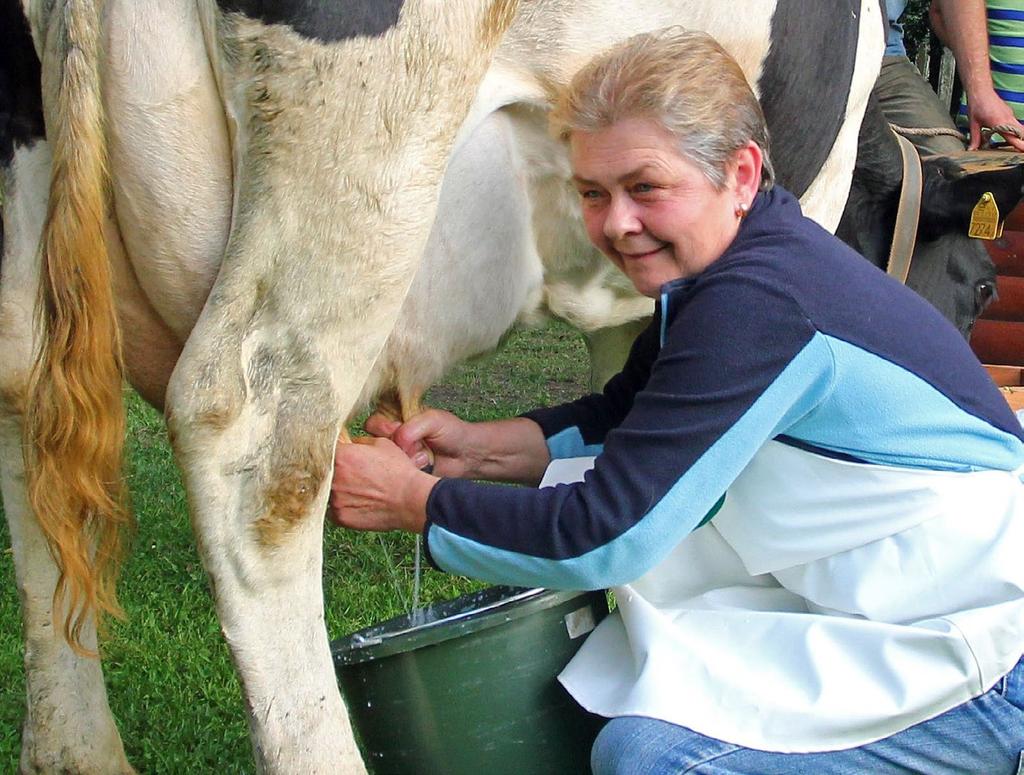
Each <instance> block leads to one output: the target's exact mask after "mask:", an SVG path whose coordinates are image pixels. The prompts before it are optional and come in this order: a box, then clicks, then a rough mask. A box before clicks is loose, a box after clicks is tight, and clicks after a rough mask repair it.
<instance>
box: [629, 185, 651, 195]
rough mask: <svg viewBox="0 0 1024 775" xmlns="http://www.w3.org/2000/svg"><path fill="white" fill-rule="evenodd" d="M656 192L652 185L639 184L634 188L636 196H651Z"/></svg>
mask: <svg viewBox="0 0 1024 775" xmlns="http://www.w3.org/2000/svg"><path fill="white" fill-rule="evenodd" d="M652 191H654V186H652V185H651V184H650V183H637V184H635V185H634V186H633V193H634V194H649V193H651V192H652Z"/></svg>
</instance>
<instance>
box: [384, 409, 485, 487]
mask: <svg viewBox="0 0 1024 775" xmlns="http://www.w3.org/2000/svg"><path fill="white" fill-rule="evenodd" d="M472 425H473V424H472V423H468V422H466V421H464V420H460V419H459V418H458V417H456V416H455V415H454V414H452V413H451V412H445V411H441V410H439V409H428V410H426V411H425V412H422V413H421V414H418V415H416V416H415V417H413V418H411V419H410V420H408V421H407V422H405V423H400V422H398V421H396V420H389V419H387V418H385V417H383V416H382V415H379V414H373V415H371V416H370V417H369V418H368V419H367V420H366V425H365V429H366V432H367V433H369V434H371V435H373V436H377V437H378V438H385V439H390V440H391V441H392V442H394V443H395V444H396V445H397V446H398V447H399V448H400V449H401V450H402V451H403V452H405V454H406V455H408V457H409V459H410V460H412V463H413V465H414V466H415V467H416V468H424V467H426V466H428V465H430V463H431V457H432V458H433V466H434V467H433V469H432V472H433V473H434V474H435V475H437V476H449V477H466V476H469V475H470V474H471V472H472V469H473V465H474V455H473V450H472V446H471V443H470V442H471V435H472V431H471V429H472Z"/></svg>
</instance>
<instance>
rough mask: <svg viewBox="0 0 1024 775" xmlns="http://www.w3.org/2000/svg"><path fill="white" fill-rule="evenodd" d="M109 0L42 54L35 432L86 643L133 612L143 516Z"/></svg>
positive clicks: (62, 605) (73, 612)
mask: <svg viewBox="0 0 1024 775" xmlns="http://www.w3.org/2000/svg"><path fill="white" fill-rule="evenodd" d="M100 5H101V2H99V0H97V1H96V2H91V1H90V0H66V2H64V3H62V4H60V5H58V6H57V7H56V8H57V9H59V10H56V9H55V10H54V12H53V18H52V19H51V20H50V22H49V26H50V27H52V26H53V25H60V29H58V30H53V29H51V30H49V34H48V35H47V39H48V40H50V41H54V40H57V41H64V42H65V43H62V44H59V45H58V46H57V47H56V48H57V49H58V50H54V51H51V50H49V49H50V48H52V47H51V46H49V45H48V46H46V47H45V48H46V49H47V50H46V51H45V52H44V54H43V72H44V76H43V80H44V94H45V97H44V99H46V100H47V102H46V105H45V110H46V121H47V139H48V140H49V142H50V145H51V150H52V153H53V169H52V176H51V181H50V200H49V206H48V210H47V213H46V221H45V225H44V228H43V235H42V240H41V248H40V249H41V253H42V256H41V281H40V291H39V298H38V309H37V315H38V323H39V332H40V340H41V343H40V346H39V349H38V352H37V359H36V362H35V366H34V369H33V372H32V378H31V384H30V389H29V391H30V395H29V403H28V410H27V416H26V433H25V455H26V468H27V470H28V496H29V502H30V505H31V507H32V509H33V510H34V512H35V514H36V517H37V519H38V521H39V525H40V527H41V528H42V530H43V533H44V534H45V535H46V539H47V541H48V543H49V546H50V551H51V554H52V555H53V558H54V560H55V562H56V564H57V567H58V570H59V573H60V575H59V578H58V581H57V586H56V589H55V591H54V600H53V603H54V605H53V618H54V624H55V626H57V627H62V628H63V632H64V635H65V637H66V638H67V641H68V643H69V644H70V645H71V647H72V648H73V649H75V650H76V651H78V652H79V653H85V654H88V653H91V651H90V649H89V647H88V646H87V645H84V644H83V642H82V636H83V628H84V627H85V626H86V624H87V623H88V622H90V621H96V623H97V624H101V620H102V618H103V616H104V614H113V615H116V616H119V615H122V612H121V608H120V606H119V604H118V602H117V596H116V593H115V580H116V576H117V572H118V569H119V566H120V560H121V558H122V554H123V549H124V546H125V543H126V541H127V538H126V534H127V533H128V532H129V531H130V528H131V527H132V518H131V516H130V512H129V510H128V508H127V507H126V504H125V496H124V493H123V486H122V481H121V452H122V447H123V443H124V425H125V423H124V407H123V403H122V375H123V364H122V359H121V339H120V332H119V330H118V325H117V317H116V313H115V309H114V299H113V291H112V288H111V268H110V263H109V260H108V255H107V246H106V241H105V239H104V221H105V218H106V215H107V212H108V206H109V204H108V203H109V193H108V191H109V184H108V176H107V162H106V158H107V155H106V143H105V141H104V132H103V110H102V102H101V97H100V73H99V47H100V13H101V8H100V7H99V6H100ZM54 33H57V34H54ZM47 59H49V60H50V61H47ZM47 79H50V80H49V81H48V80H47ZM47 87H48V88H47Z"/></svg>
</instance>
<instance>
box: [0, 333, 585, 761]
mask: <svg viewBox="0 0 1024 775" xmlns="http://www.w3.org/2000/svg"><path fill="white" fill-rule="evenodd" d="M587 363H588V361H587V357H586V350H585V347H584V345H583V342H582V339H581V338H580V337H579V335H578V334H576V333H574V332H573V331H572V330H571V329H569V328H566V327H564V326H560V325H552V326H550V327H548V328H544V329H535V330H525V331H519V332H516V333H514V334H513V335H512V336H511V337H509V339H508V341H507V342H506V343H505V345H504V347H503V348H502V349H501V351H500V352H499V353H497V354H496V355H494V356H491V357H489V358H487V359H485V360H483V361H480V362H477V363H473V364H467V365H464V366H462V367H460V368H459V369H457V370H456V371H455V372H454V373H453V374H452V375H451V377H450V378H449V379H448V380H447V381H446V382H444V383H443V384H441V385H438V386H437V387H435V388H434V390H432V391H431V393H430V394H428V397H427V400H428V403H430V404H431V405H434V406H439V407H443V408H446V409H451V410H453V411H455V412H456V413H458V414H459V415H460V416H463V417H465V418H467V419H474V420H481V419H493V418H499V417H506V416H509V415H512V414H515V413H518V412H521V411H524V410H526V409H529V408H531V407H533V406H537V405H540V404H550V403H556V402H559V401H562V400H567V399H570V398H573V397H575V396H577V395H579V394H581V393H582V392H584V391H585V390H586V383H587ZM128 406H129V443H128V461H127V466H126V470H127V475H128V479H129V485H130V489H131V493H132V501H133V504H134V509H135V513H136V515H137V517H138V521H139V530H138V534H137V535H136V539H135V543H134V548H133V551H132V555H131V557H130V558H129V560H128V562H127V563H126V565H125V568H124V572H123V575H122V581H121V584H120V586H119V590H120V594H121V601H122V603H123V605H124V607H125V610H126V611H127V613H128V619H127V621H125V622H115V623H114V624H113V626H112V628H111V632H110V634H109V637H107V639H106V640H105V641H104V643H103V644H102V651H103V657H104V667H105V671H106V678H107V687H108V691H109V694H110V704H111V707H112V709H113V711H114V715H115V717H116V718H117V719H118V723H119V725H120V728H121V734H122V737H123V738H124V741H125V747H126V748H127V751H128V758H129V760H130V761H131V762H132V764H134V765H135V767H136V768H137V769H138V770H139V771H140V772H145V773H206V772H210V773H242V772H251V771H252V770H253V765H252V758H251V754H250V751H249V741H248V735H247V731H246V726H245V719H244V713H243V709H242V700H241V695H240V693H239V687H238V683H237V681H236V679H235V676H234V673H233V672H232V670H231V666H230V661H229V657H228V651H227V647H226V646H225V645H224V642H223V640H222V639H221V636H220V630H219V626H218V624H217V619H216V617H215V615H214V612H213V603H212V600H211V598H210V594H209V590H208V586H207V581H206V576H205V575H204V572H203V569H202V566H201V565H200V563H199V560H198V558H197V555H196V553H195V549H194V546H193V541H192V534H191V529H190V527H189V523H188V514H187V510H186V505H185V498H184V493H183V491H182V487H181V482H180V479H179V476H178V472H177V469H176V468H175V467H174V463H173V460H172V457H171V452H170V447H169V446H168V443H167V436H166V433H165V431H164V427H163V421H162V419H161V418H160V416H159V415H158V414H156V413H155V412H154V411H153V410H152V409H150V408H149V407H148V406H146V405H144V404H143V403H142V402H141V401H140V400H139V399H138V398H137V397H136V396H135V395H134V394H131V395H129V397H128ZM9 546H10V541H9V537H8V534H7V527H6V522H5V521H4V522H2V523H0V547H3V549H2V554H0V772H14V771H15V770H16V769H17V761H18V751H19V745H20V742H19V739H20V734H21V733H20V726H21V719H22V715H23V712H24V709H23V703H24V691H25V685H24V677H23V675H22V644H21V620H20V614H19V610H18V599H17V592H16V589H15V586H14V569H13V562H12V556H11V552H10V549H9V548H8V547H9ZM413 549H414V539H413V537H412V536H405V535H379V534H356V533H351V532H348V531H343V530H340V529H332V528H328V529H327V530H326V535H325V536H324V557H325V562H324V595H325V600H326V605H327V622H328V631H329V633H330V635H331V637H332V638H336V637H339V636H341V635H343V634H345V633H348V632H351V631H352V630H355V629H359V628H361V627H364V626H366V625H369V624H371V623H373V622H376V621H380V620H382V619H385V618H388V617H391V616H394V615H396V614H398V613H401V612H403V611H405V610H407V607H408V606H409V602H410V599H411V595H412V562H413ZM470 588H472V582H469V581H467V580H466V579H462V578H457V577H451V576H447V575H445V574H442V573H438V572H435V571H430V570H428V571H426V574H425V577H424V580H423V597H424V599H425V600H427V601H431V600H441V599H446V598H450V597H454V596H456V595H458V594H461V593H462V592H464V591H467V590H469V589H470Z"/></svg>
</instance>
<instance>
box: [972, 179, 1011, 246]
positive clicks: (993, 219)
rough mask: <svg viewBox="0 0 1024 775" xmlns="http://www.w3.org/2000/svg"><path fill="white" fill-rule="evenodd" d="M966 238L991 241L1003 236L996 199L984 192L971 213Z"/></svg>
mask: <svg viewBox="0 0 1024 775" xmlns="http://www.w3.org/2000/svg"><path fill="white" fill-rule="evenodd" d="M967 236H968V237H974V238H975V239H987V240H993V239H998V238H999V237H1001V236H1003V225H1002V224H1001V223H1000V222H999V205H997V204H996V198H995V197H994V196H992V194H991V193H990V192H988V191H986V192H985V193H984V194H982V195H981V199H979V200H978V204H976V205H975V206H974V209H973V210H972V211H971V225H970V228H969V229H968V230H967Z"/></svg>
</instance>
